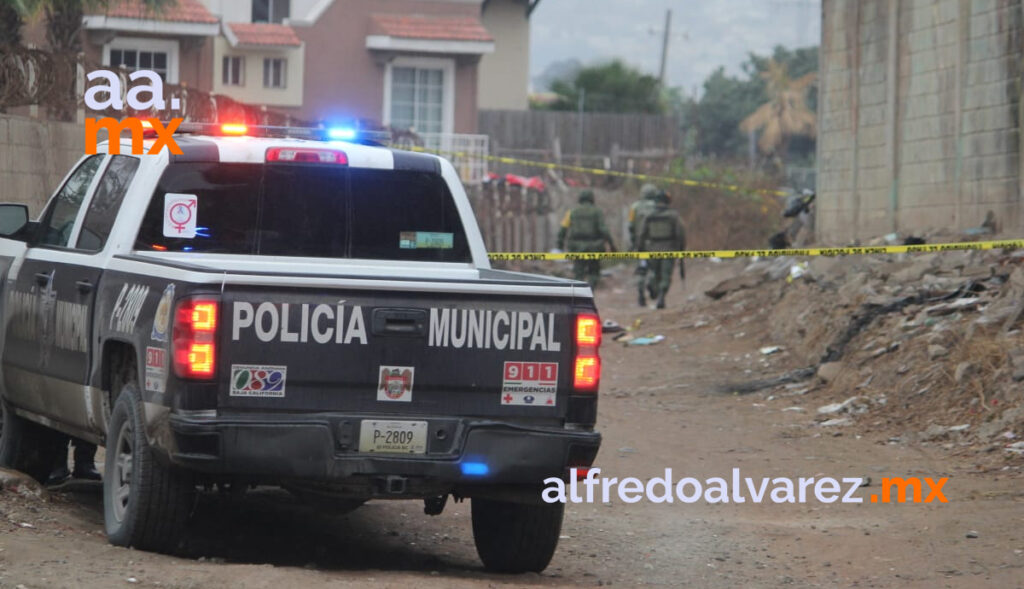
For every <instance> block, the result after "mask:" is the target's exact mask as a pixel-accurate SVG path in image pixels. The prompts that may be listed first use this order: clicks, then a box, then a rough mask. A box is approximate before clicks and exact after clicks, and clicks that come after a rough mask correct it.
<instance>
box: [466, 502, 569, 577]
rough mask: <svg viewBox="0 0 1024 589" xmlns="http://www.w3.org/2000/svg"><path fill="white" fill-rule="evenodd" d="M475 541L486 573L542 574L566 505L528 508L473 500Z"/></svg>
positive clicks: (553, 546) (527, 505) (526, 505)
mask: <svg viewBox="0 0 1024 589" xmlns="http://www.w3.org/2000/svg"><path fill="white" fill-rule="evenodd" d="M472 509H473V541H474V542H475V543H476V552H477V554H479V555H480V560H482V561H483V563H484V566H485V567H487V569H489V570H492V571H495V572H500V573H526V572H534V573H539V572H541V571H543V570H544V569H545V568H547V566H548V563H550V562H551V557H552V556H554V554H555V548H557V547H558V536H559V534H561V532H562V516H563V515H564V513H565V504H563V503H550V504H548V503H544V504H527V503H512V502H509V501H494V500H491V499H480V498H474V499H473V508H472Z"/></svg>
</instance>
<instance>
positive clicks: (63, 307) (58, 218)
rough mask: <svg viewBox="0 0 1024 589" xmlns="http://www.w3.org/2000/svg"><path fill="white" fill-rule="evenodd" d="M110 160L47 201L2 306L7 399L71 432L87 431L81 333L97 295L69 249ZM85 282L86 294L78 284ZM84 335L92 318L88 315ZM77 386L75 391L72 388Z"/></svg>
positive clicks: (86, 165)
mask: <svg viewBox="0 0 1024 589" xmlns="http://www.w3.org/2000/svg"><path fill="white" fill-rule="evenodd" d="M105 157H106V156H105V155H102V154H97V155H94V156H91V157H88V158H86V159H85V160H83V161H82V162H81V163H80V164H79V166H78V167H77V168H76V169H75V171H74V172H72V174H71V175H70V176H68V178H67V180H66V181H65V182H64V185H63V186H62V187H61V188H60V190H59V191H58V192H57V194H56V195H55V196H54V197H53V198H52V199H51V200H50V203H49V204H48V205H47V208H46V210H45V211H44V212H43V215H42V217H41V219H40V222H39V227H38V231H37V233H36V235H35V237H34V238H33V240H32V241H31V242H30V243H29V248H28V250H26V253H25V258H24V262H23V263H22V264H21V267H20V269H18V271H17V278H16V279H15V280H14V281H13V284H9V286H13V290H12V291H11V292H10V294H9V295H8V299H7V301H6V303H7V304H6V305H5V313H6V314H7V317H6V320H5V325H6V329H7V334H6V335H7V341H6V346H5V347H4V352H3V368H4V371H3V372H4V385H5V388H6V392H7V397H8V398H9V399H10V400H11V401H12V402H13V403H14V404H15V405H17V406H19V407H23V408H25V409H28V410H30V411H33V412H36V413H39V414H42V415H46V416H48V417H52V418H54V419H56V420H57V421H60V422H64V423H69V424H78V425H81V424H84V422H85V421H87V420H86V419H85V415H86V407H85V403H84V402H83V399H84V396H83V394H82V385H83V384H84V382H85V373H86V371H87V369H88V368H87V367H88V358H89V353H88V343H89V336H88V333H85V334H82V333H79V332H78V331H76V328H75V327H73V326H75V325H77V326H79V327H80V325H81V322H82V320H83V319H82V313H83V311H82V309H83V308H84V309H88V306H89V304H90V300H91V298H92V295H91V294H90V292H89V289H88V288H86V287H85V284H86V283H88V282H90V281H91V282H92V283H93V284H94V283H95V280H96V279H97V278H98V276H99V271H98V270H97V269H92V270H90V269H87V268H86V267H85V266H84V264H83V262H85V263H88V260H82V259H81V258H83V257H87V256H85V254H82V253H77V252H75V250H74V248H72V247H70V244H71V239H72V235H73V234H74V233H76V231H75V230H76V227H77V224H78V220H79V216H80V214H81V213H82V205H83V203H85V202H86V197H87V196H88V195H89V194H90V192H91V191H92V190H93V187H94V186H95V185H96V183H97V180H98V176H99V171H100V169H101V167H102V164H103V161H104V159H105ZM79 282H81V283H82V285H81V287H80V286H78V285H76V283H79ZM85 321H86V324H85V325H86V329H87V328H88V311H85ZM74 381H77V383H78V386H77V387H73V386H68V385H69V384H70V383H71V382H74Z"/></svg>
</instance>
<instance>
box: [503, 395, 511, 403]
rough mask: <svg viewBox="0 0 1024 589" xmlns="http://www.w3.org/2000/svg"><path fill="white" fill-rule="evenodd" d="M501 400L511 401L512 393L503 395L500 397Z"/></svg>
mask: <svg viewBox="0 0 1024 589" xmlns="http://www.w3.org/2000/svg"><path fill="white" fill-rule="evenodd" d="M501 400H502V401H505V403H506V404H508V403H511V402H512V395H505V396H504V397H502V398H501Z"/></svg>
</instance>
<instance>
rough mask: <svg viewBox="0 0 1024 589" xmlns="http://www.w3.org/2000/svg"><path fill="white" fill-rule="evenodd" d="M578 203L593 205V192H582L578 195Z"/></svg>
mask: <svg viewBox="0 0 1024 589" xmlns="http://www.w3.org/2000/svg"><path fill="white" fill-rule="evenodd" d="M579 201H580V202H581V203H584V202H589V203H591V204H593V203H594V191H593V190H584V191H583V192H581V193H580V197H579Z"/></svg>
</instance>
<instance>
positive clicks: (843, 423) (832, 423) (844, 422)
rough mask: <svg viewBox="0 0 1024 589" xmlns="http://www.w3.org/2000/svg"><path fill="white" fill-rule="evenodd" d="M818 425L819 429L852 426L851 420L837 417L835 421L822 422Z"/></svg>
mask: <svg viewBox="0 0 1024 589" xmlns="http://www.w3.org/2000/svg"><path fill="white" fill-rule="evenodd" d="M819 425H821V427H842V426H846V425H853V420H852V419H850V418H849V417H837V418H835V419H829V420H828V421H823V422H821V423H820V424H819Z"/></svg>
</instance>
